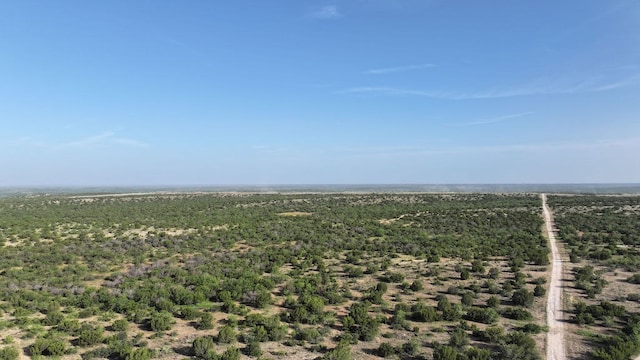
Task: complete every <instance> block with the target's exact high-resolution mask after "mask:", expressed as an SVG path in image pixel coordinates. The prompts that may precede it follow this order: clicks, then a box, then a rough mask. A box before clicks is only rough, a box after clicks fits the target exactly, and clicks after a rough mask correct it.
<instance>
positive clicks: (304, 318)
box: [0, 193, 640, 360]
mask: <svg viewBox="0 0 640 360" xmlns="http://www.w3.org/2000/svg"><path fill="white" fill-rule="evenodd" d="M554 200H556V205H557V204H558V202H557V201H560V200H562V199H560V200H559V198H554ZM621 201H622V200H621ZM621 206H622V204H621ZM541 211H542V210H541V202H540V198H539V196H538V195H527V194H511V195H498V194H349V193H343V194H335V193H332V194H313V193H304V194H303V193H299V194H250V193H216V194H207V193H201V194H146V195H126V196H62V195H55V196H52V195H39V196H28V197H27V196H24V197H8V198H3V199H0V245H1V246H0V269H1V270H0V275H1V276H0V289H1V290H0V330H1V333H2V334H3V336H4V337H3V339H0V340H1V341H2V344H0V358H1V359H16V358H18V357H24V356H31V357H40V356H44V357H46V356H54V357H62V358H82V359H91V358H110V359H127V360H128V359H131V360H134V359H150V358H158V359H162V358H187V357H195V358H199V359H239V358H266V359H279V358H296V359H297V358H301V359H314V358H320V359H350V358H354V359H357V358H363V357H371V356H375V357H380V358H399V359H423V358H427V359H430V358H434V359H470V360H471V359H537V358H540V355H539V354H540V353H541V350H542V348H543V343H544V332H545V326H544V318H545V317H544V304H545V300H544V296H545V293H546V283H547V278H546V276H547V269H548V263H549V260H548V256H549V250H548V248H547V241H546V239H545V238H544V237H543V236H542V226H543V220H542V218H541V216H540V214H541ZM634 211H635V210H634ZM612 214H613V215H612V216H613V217H614V218H617V217H624V216H627V215H622V214H616V213H615V212H612ZM634 214H635V215H633V216H637V213H635V212H634ZM638 223H640V222H638V221H636V223H635V224H636V225H637V224H638ZM563 224H564V223H563ZM563 226H566V225H563ZM629 226H633V225H629ZM588 230H589V229H586V228H585V229H582V230H581V231H588ZM608 231H613V230H608ZM618 231H624V229H622V228H621V229H618ZM634 231H636V232H635V233H636V234H637V233H638V232H637V229H635V230H634ZM575 232H576V230H572V231H568V230H564V231H563V232H562V233H563V234H565V233H567V234H568V233H575ZM598 233H600V232H598ZM563 238H565V239H566V240H567V241H571V239H569V237H568V235H564V237H563ZM607 239H608V238H607ZM616 239H617V238H616ZM626 239H630V238H627V237H624V236H622V237H621V238H620V240H619V241H618V242H615V246H613V245H610V243H611V241H610V240H606V241H605V240H603V241H602V242H594V245H593V246H596V247H597V248H598V251H601V253H603V254H605V253H606V254H609V257H608V258H606V259H605V258H604V257H605V256H604V255H602V259H598V261H601V262H602V264H603V266H615V267H616V268H618V267H626V268H627V269H629V270H628V272H629V274H630V275H629V278H630V280H629V281H627V282H625V283H626V284H631V283H633V282H635V281H636V280H635V278H634V277H633V274H635V273H640V267H632V266H636V264H640V262H636V261H635V260H634V259H635V258H634V257H633V256H632V257H631V260H629V261H631V262H629V263H624V264H623V259H624V258H626V257H627V256H626V255H627V254H636V252H635V250H633V249H632V248H631V247H624V246H622V245H634V244H635V243H633V244H631V243H630V244H627V242H626V241H635V240H626ZM634 239H636V238H634ZM581 249H582V248H578V250H576V256H578V257H579V258H580V259H583V258H585V257H587V256H591V255H589V254H591V251H587V252H586V253H584V252H581ZM622 252H624V254H622ZM621 254H622V255H621ZM634 256H635V255H634ZM639 261H640V260H639ZM599 269H600V268H599V267H598V268H594V269H593V271H592V272H591V273H589V271H588V269H587V270H584V271H585V274H584V277H585V279H584V280H583V281H582V282H581V284H582V286H584V287H585V292H587V291H592V292H593V293H594V294H596V296H598V294H599V291H598V289H601V288H602V287H603V286H605V284H604V283H602V282H600V279H602V273H601V272H600V270H599ZM598 276H600V277H598ZM638 277H640V275H638ZM631 295H632V294H629V296H631ZM639 298H640V295H639ZM637 300H638V299H636V300H627V299H626V298H625V299H624V300H623V301H624V302H627V301H637ZM587 301H588V303H585V305H584V307H582V308H580V309H582V310H583V311H581V312H580V313H576V317H577V316H581V317H582V318H584V319H586V321H585V322H588V321H592V324H595V325H590V326H610V327H611V328H612V329H613V328H616V327H617V328H620V331H626V330H625V329H622V327H621V326H619V325H620V324H621V323H622V322H623V321H627V322H628V321H629V320H630V319H633V317H632V316H631V315H629V314H628V312H627V310H626V308H624V307H622V308H620V307H617V305H616V304H614V303H607V304H609V305H604V304H600V303H597V304H595V306H599V308H598V309H602V310H603V311H600V310H594V308H592V307H590V306H593V304H591V303H592V302H593V301H597V299H596V300H594V299H588V300H587ZM580 314H582V315H580ZM589 316H591V318H589ZM634 329H636V328H634ZM602 341H603V342H604V341H607V339H605V338H603V339H602Z"/></svg>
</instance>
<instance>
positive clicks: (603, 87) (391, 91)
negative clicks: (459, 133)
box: [338, 73, 640, 100]
mask: <svg viewBox="0 0 640 360" xmlns="http://www.w3.org/2000/svg"><path fill="white" fill-rule="evenodd" d="M639 85H640V73H637V74H633V75H630V76H627V77H626V78H623V79H616V80H612V79H604V77H602V76H595V77H592V78H589V79H586V80H583V81H579V82H573V83H570V82H567V81H564V82H555V83H551V82H545V81H540V82H538V83H534V84H532V85H529V86H522V87H517V88H508V89H492V90H484V91H476V92H454V91H424V90H415V89H406V88H396V87H384V86H378V87H375V86H374V87H354V88H349V89H344V90H340V91H338V93H342V94H361V95H369V96H421V97H428V98H434V99H445V100H471V99H499V98H509V97H517V96H532V95H556V94H579V93H589V92H601V91H610V90H615V89H620V88H625V87H631V86H639Z"/></svg>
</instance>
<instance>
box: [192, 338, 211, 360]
mask: <svg viewBox="0 0 640 360" xmlns="http://www.w3.org/2000/svg"><path fill="white" fill-rule="evenodd" d="M191 352H192V354H193V356H195V357H196V358H199V359H209V358H210V357H211V354H215V344H214V342H213V338H211V337H210V336H201V337H197V338H195V339H193V343H192V344H191Z"/></svg>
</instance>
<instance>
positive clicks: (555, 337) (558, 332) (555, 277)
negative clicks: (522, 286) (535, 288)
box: [540, 194, 566, 360]
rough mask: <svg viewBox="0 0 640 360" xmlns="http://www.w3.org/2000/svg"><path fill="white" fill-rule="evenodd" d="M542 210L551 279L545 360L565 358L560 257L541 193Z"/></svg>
mask: <svg viewBox="0 0 640 360" xmlns="http://www.w3.org/2000/svg"><path fill="white" fill-rule="evenodd" d="M540 197H541V198H542V211H543V213H544V224H545V228H546V230H547V237H548V238H549V244H550V245H551V254H552V258H553V259H552V262H551V281H550V283H549V297H548V298H547V325H548V326H549V332H548V333H547V360H565V359H566V355H565V354H566V352H565V346H564V333H563V331H564V329H563V328H564V324H563V323H562V317H563V313H562V258H561V257H560V252H559V251H558V246H557V245H556V236H555V234H554V233H553V219H552V218H551V211H550V210H549V206H547V195H546V194H541V195H540Z"/></svg>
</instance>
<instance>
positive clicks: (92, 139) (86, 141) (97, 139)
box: [56, 131, 115, 149]
mask: <svg viewBox="0 0 640 360" xmlns="http://www.w3.org/2000/svg"><path fill="white" fill-rule="evenodd" d="M114 135H115V134H114V133H113V132H110V131H109V132H105V133H102V134H99V135H94V136H88V137H85V138H82V139H80V140H74V141H69V142H66V143H62V144H59V145H58V146H56V148H59V149H63V148H71V147H86V146H89V145H94V144H98V143H101V142H104V141H105V140H107V139H109V138H111V137H113V136H114Z"/></svg>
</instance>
